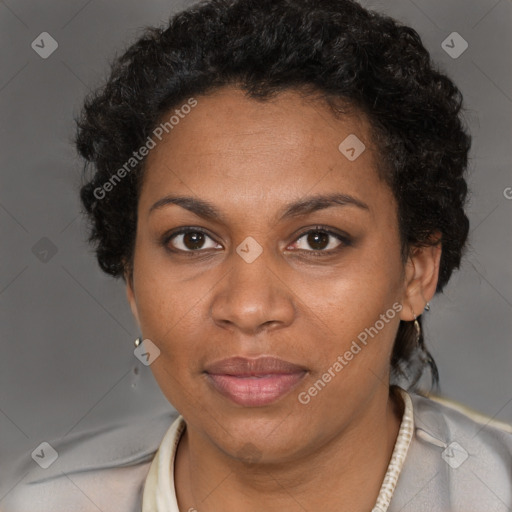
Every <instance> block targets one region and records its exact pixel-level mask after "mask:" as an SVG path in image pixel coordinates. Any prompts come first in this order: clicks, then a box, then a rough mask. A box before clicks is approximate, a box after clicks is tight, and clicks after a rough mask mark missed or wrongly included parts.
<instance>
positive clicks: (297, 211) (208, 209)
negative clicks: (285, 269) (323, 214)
mask: <svg viewBox="0 0 512 512" xmlns="http://www.w3.org/2000/svg"><path fill="white" fill-rule="evenodd" d="M171 204H175V205H178V206H181V207H182V208H185V209H186V210H189V211H191V212H192V213H195V214H196V215H198V216H199V217H202V218H204V219H208V220H214V221H221V222H222V221H223V219H224V216H223V215H222V214H221V212H220V211H219V210H218V209H217V208H216V207H215V206H214V205H213V204H212V203H210V202H208V201H205V200H203V199H199V198H196V197H191V196H172V195H170V196H165V197H163V198H162V199H159V200H158V201H157V202H156V203H155V204H153V206H151V208H150V209H149V212H150V213H151V212H153V211H154V210H158V209H160V208H163V207H165V206H167V205H171ZM333 206H354V207H357V208H360V209H362V210H366V211H368V212H369V211H370V207H369V206H368V205H367V204H366V203H364V202H363V201H361V200H360V199H357V198H355V197H353V196H350V195H347V194H327V195H316V196H309V197H305V198H302V199H300V200H298V201H295V202H293V203H290V204H288V205H285V207H284V209H283V210H281V212H280V213H279V214H278V216H277V219H278V220H279V221H281V220H285V219H288V218H291V217H299V216H303V215H308V214H311V213H313V212H315V211H319V210H325V209H326V208H331V207H333Z"/></svg>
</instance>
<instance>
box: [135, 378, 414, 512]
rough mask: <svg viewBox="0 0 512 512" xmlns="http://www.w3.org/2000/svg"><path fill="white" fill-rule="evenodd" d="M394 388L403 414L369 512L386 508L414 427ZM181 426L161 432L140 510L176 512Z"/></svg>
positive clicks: (410, 409) (180, 422) (407, 406)
mask: <svg viewBox="0 0 512 512" xmlns="http://www.w3.org/2000/svg"><path fill="white" fill-rule="evenodd" d="M396 388H397V391H398V392H399V394H400V396H401V397H402V399H403V402H404V413H403V416H402V421H401V423H400V429H399V432H398V437H397V439H396V442H395V447H394V449H393V453H392V455H391V460H390V462H389V465H388V469H387V471H386V475H385V477H384V480H383V481H382V486H381V488H380V491H379V495H378V497H377V501H376V502H375V506H374V507H373V509H372V512H386V511H387V510H388V507H389V503H390V502H391V498H392V497H393V492H394V490H395V487H396V483H397V481H398V477H399V476H400V472H401V471H402V467H403V465H404V461H405V457H406V455H407V451H408V449H409V445H410V444H411V439H412V435H413V430H414V417H413V406H412V400H411V397H410V396H409V394H408V393H407V392H406V391H405V390H404V389H402V388H399V387H396ZM185 426H186V424H185V420H184V419H183V417H182V416H179V417H178V418H177V419H176V420H175V421H174V422H173V424H172V425H171V426H170V427H169V429H168V430H167V432H166V434H165V435H164V437H163V439H162V442H161V443H160V447H159V448H158V450H157V452H156V454H155V457H154V458H153V461H152V463H151V466H150V468H149V472H148V475H147V477H146V481H145V485H144V493H143V497H142V512H179V508H178V502H177V499H176V491H175V487H174V458H175V456H176V449H177V447H178V444H179V441H180V438H181V435H182V433H183V431H184V430H185Z"/></svg>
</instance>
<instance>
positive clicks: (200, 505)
mask: <svg viewBox="0 0 512 512" xmlns="http://www.w3.org/2000/svg"><path fill="white" fill-rule="evenodd" d="M386 391H387V390H386ZM385 395H387V396H380V397H375V400H373V402H372V404H371V406H370V407H369V408H368V409H367V410H366V411H365V414H364V415H362V416H361V417H360V418H358V419H357V420H354V421H353V422H352V423H351V424H350V425H349V426H347V428H346V429H343V431H342V432H339V433H337V435H336V436H335V437H334V438H332V439H330V440H328V441H326V442H325V443H324V444H323V445H322V446H316V449H315V450H314V451H312V452H311V453H308V454H307V455H306V456H303V457H302V458H301V459H296V460H294V461H293V462H292V463H286V464H257V463H253V464H245V463H243V462H240V461H238V460H235V459H233V458H231V457H227V456H226V455H225V454H224V453H223V452H221V451H220V450H219V449H218V448H217V447H216V446H215V445H214V444H213V443H211V442H209V441H208V440H207V438H206V437H205V436H203V435H201V434H199V433H198V432H196V431H194V430H192V429H190V428H188V427H187V428H186V429H185V432H184V433H183V435H182V438H181V440H180V443H179V445H178V449H177V453H176V459H175V489H176V495H177V499H178V505H179V508H180V510H183V511H189V510H197V511H198V512H235V511H239V510H244V511H246V512H260V511H261V510H265V511H268V512H274V511H280V512H281V511H282V510H287V511H295V510H297V511H301V512H303V511H304V510H322V511H324V512H331V511H332V512H334V511H336V512H339V511H340V510H341V509H342V508H343V509H345V510H351V511H353V512H357V511H361V512H362V511H368V510H371V509H372V508H373V506H374V505H375V501H376V499H377V496H378V493H379V490H380V487H381V485H382V481H383V479H384V476H385V474H386V471H387V467H388V464H389V461H390V459H391V455H392V452H393V448H394V445H395V442H396V438H397V435H398V431H399V428H400V422H401V418H402V414H403V404H402V401H401V398H400V397H397V396H396V395H395V394H394V393H386V394H385Z"/></svg>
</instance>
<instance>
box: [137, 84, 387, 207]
mask: <svg viewBox="0 0 512 512" xmlns="http://www.w3.org/2000/svg"><path fill="white" fill-rule="evenodd" d="M195 99H196V101H197V105H196V106H195V107H194V108H193V109H191V111H190V112H189V113H188V114H186V115H182V116H181V117H180V119H179V122H178V123H176V124H175V125H174V126H173V128H172V130H170V131H169V133H166V134H164V136H163V137H162V140H161V141H157V144H156V146H155V148H154V149H152V150H151V152H150V153H149V155H148V157H147V160H146V165H145V175H144V181H143V188H142V192H141V203H143V204H142V206H143V207H149V206H150V205H149V202H150V201H156V200H158V199H159V197H161V196H162V195H163V194H164V193H172V192H176V191H177V190H179V191H182V192H187V195H200V196H202V197H209V198H212V199H215V202H217V203H218V202H219V201H220V202H228V201H231V204H234V203H235V202H236V200H237V198H239V199H240V200H242V198H243V199H244V200H245V201H253V202H255V201H256V202H258V203H260V204H261V205H263V204H264V203H265V201H264V199H267V200H268V203H269V204H270V203H271V202H272V201H271V200H273V203H272V204H276V205H278V204H279V202H280V200H281V201H282V199H283V197H284V196H283V193H284V192H285V191H286V194H287V195H289V196H290V197H297V196H301V195H304V194H305V193H306V192H310V193H321V192H332V191H334V190H338V191H341V192H342V193H347V194H351V195H356V196H357V195H359V196H365V197H366V198H368V196H369V195H370V196H371V195H372V190H373V192H376V191H377V190H376V189H380V188H382V187H383V186H384V184H382V183H380V179H379V178H378V172H377V165H379V160H380V159H379V155H378V152H377V149H376V148H375V147H374V144H373V142H372V138H371V126H370V124H369V122H368V120H367V119H366V117H365V116H364V115H362V114H360V113H359V112H357V111H356V110H355V109H352V110H351V113H349V114H346V115H345V114H342V115H340V116H336V117H335V116H334V114H333V112H332V111H331V109H330V108H329V106H328V105H327V103H326V102H325V101H322V100H320V99H318V98H315V97H312V96H310V95H309V96H305V95H304V94H301V93H300V92H299V91H292V90H287V91H284V92H281V93H279V94H278V95H277V96H275V97H274V98H271V99H267V100H264V101H259V100H256V99H253V98H249V97H247V96H245V95H244V93H243V92H242V91H241V90H239V89H237V88H235V87H225V88H222V89H220V90H218V91H216V92H214V93H212V94H208V95H204V96H198V97H196V98H195ZM175 109H179V106H177V107H175V108H174V109H173V111H172V112H170V113H169V116H168V117H170V115H172V113H173V112H174V111H175ZM187 110H188V109H187ZM164 119H166V116H164ZM359 153H360V154H359ZM354 156H355V157H356V158H354ZM234 191H236V196H237V198H235V197H233V194H234ZM276 201H277V202H276Z"/></svg>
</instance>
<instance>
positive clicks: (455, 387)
mask: <svg viewBox="0 0 512 512" xmlns="http://www.w3.org/2000/svg"><path fill="white" fill-rule="evenodd" d="M190 3H191V2H187V1H182V2H175V1H166V2H164V1H161V0H152V1H148V2H136V1H133V0H130V1H127V0H124V1H122V2H121V1H120V0H109V1H108V2H107V1H100V0H89V1H83V0H72V1H70V0H68V1H66V2H64V1H56V0H46V1H45V2H35V1H34V0H32V1H29V0H16V1H15V0H9V1H2V2H0V27H1V28H0V42H1V58H0V69H1V73H0V113H1V119H2V124H1V128H0V129H1V137H0V144H1V151H0V162H1V163H0V177H1V184H0V229H1V231H0V235H1V254H0V319H1V330H0V348H1V353H2V356H1V358H0V482H2V481H3V482H4V484H5V482H6V481H7V480H8V478H12V477H13V475H10V474H9V463H8V461H9V460H10V459H11V458H12V457H13V456H15V455H16V456H18V455H19V454H22V453H27V454H30V453H31V452H32V450H33V449H34V448H35V447H36V446H38V445H39V443H41V442H42V441H45V440H47V439H54V438H58V437H60V436H64V435H66V434H67V433H69V432H71V431H73V432H75V431H79V430H82V429H86V428H90V427H93V426H95V425H101V424H103V423H105V422H112V421H117V420H118V419H120V418H124V419H126V418H133V417H135V416H137V417H139V418H140V417H143V416H147V415H151V414H152V413H154V412H155V411H156V410H161V409H162V408H169V407H170V405H169V404H168V402H167V400H166V399H165V397H164V396H163V394H162V393H161V392H160V390H159V388H158V386H157V385H156V383H155V382H154V379H153V377H152V374H151V371H150V369H149V368H148V367H145V366H143V365H142V364H141V363H139V361H138V360H137V359H136V358H135V357H134V355H133V349H134V346H133V340H134V339H135V338H136V337H137V335H138V332H137V328H136V324H135V322H134V320H133V319H132V316H131V312H130V309H129V307H128V304H127V302H126V298H125V291H124V286H123V283H122V281H115V280H113V279H111V278H110V277H108V276H106V275H103V274H102V273H101V271H100V270H99V267H98V266H97V264H96V260H95V259H94V257H93V255H92V253H91V250H90V249H89V247H88V246H87V243H86V241H85V240H86V231H85V225H84V223H83V220H82V218H81V217H80V214H79V211H80V206H79V202H78V187H79V185H80V170H81V164H80V162H79V161H78V159H77V157H76V156H75V153H74V149H73V147H72V145H71V143H70V141H71V138H72V136H73V134H74V123H73V117H74V116H75V115H76V114H77V113H78V110H79V108H80V105H81V101H82V99H83V97H84V95H85V94H86V93H87V92H88V90H89V89H90V88H94V87H95V86H97V85H99V83H100V81H101V80H102V79H103V78H105V77H106V76H107V71H108V62H109V61H110V59H111V58H112V57H113V56H114V54H115V53H116V52H117V53H120V52H121V51H122V49H123V48H125V47H126V46H127V45H128V44H130V43H131V42H133V41H134V40H135V39H136V38H137V37H138V35H140V29H141V27H143V26H145V25H160V24H163V23H165V22H166V20H167V19H168V17H169V15H170V13H171V12H172V11H175V10H178V9H180V8H182V7H184V6H186V5H189V4H190ZM364 5H365V6H368V7H371V8H376V9H377V10H380V11H382V12H386V13H388V14H390V15H392V16H394V17H396V18H398V19H400V20H402V21H404V22H405V23H407V24H410V25H411V26H413V27H414V28H415V29H416V30H417V31H418V32H419V33H420V35H421V36H422V38H423V40H424V43H425V44H426V46H427V48H428V49H429V50H430V51H431V54H432V57H433V58H434V60H436V61H437V62H438V64H439V66H440V67H441V68H442V69H443V70H444V71H445V72H447V73H448V74H449V75H450V76H451V77H452V78H453V79H454V80H455V81H456V83H457V84H458V86H459V87H460V88H461V90H462V92H463V94H464V97H465V101H466V107H467V109H468V110H467V113H466V120H467V123H468V125H469V127H470V129H471V131H472V133H473V137H474V143H473V149H472V154H471V165H470V178H469V182H470V187H471V189H472V196H471V201H470V207H469V208H470V210H469V214H470V220H471V234H470V244H471V245H470V249H469V251H468V253H467V256H466V259H465V262H464V265H463V267H462V269H461V271H460V272H458V273H456V274H455V275H454V276H453V278H452V281H451V283H450V285H449V286H448V288H447V289H446V291H445V293H444V295H443V296H440V297H436V298H435V299H434V301H433V302H432V310H431V312H430V313H429V314H428V315H427V321H426V326H425V329H426V332H427V340H428V344H429V346H430V347H431V351H432V353H433V355H434V357H435V359H436V361H437V363H438V366H439V369H440V374H441V385H442V388H441V389H442V392H443V395H444V396H446V397H449V398H452V399H455V400H458V401H460V402H462V403H464V404H466V405H468V406H470V407H472V408H474V409H477V410H478V411H480V412H482V413H485V414H487V415H489V416H492V417H495V418H497V419H500V420H502V421H507V422H509V423H512V378H511V362H512V343H511V332H512V320H511V318H512V314H511V313H512V311H511V308H512V267H511V264H510V261H511V254H512V252H511V248H512V226H511V222H510V221H511V217H512V199H507V198H506V197H505V191H506V190H509V189H508V187H512V173H511V166H510V164H511V143H512V99H511V98H512V59H511V50H512V44H511V43H512V41H511V38H512V36H511V34H512V30H511V25H512V23H511V22H512V0H478V1H476V0H472V1H468V0H457V1H454V0H450V1H447V0H414V1H413V0H388V1H386V2H384V1H382V2H377V1H366V2H364ZM454 31H455V32H458V33H459V34H460V35H461V36H462V37H463V38H464V39H465V40H466V41H467V42H468V44H469V47H468V49H467V50H466V51H465V52H464V53H463V54H462V55H461V56H460V57H458V58H456V59H454V58H452V57H450V56H449V55H448V54H447V53H446V52H445V51H444V50H443V48H442V47H441V43H442V42H443V41H444V40H445V39H446V38H447V36H448V35H449V34H451V33H452V32H454ZM42 32H49V33H50V34H51V35H52V37H53V38H55V39H56V40H57V42H58V45H59V46H58V49H57V50H56V51H55V52H54V53H53V54H52V55H51V56H50V57H48V58H47V59H43V58H41V57H40V56H39V55H38V54H37V53H36V52H35V51H34V50H33V49H32V48H31V43H32V41H34V40H35V39H36V38H37V37H38V36H39V34H41V33H42ZM510 192H511V193H510V194H509V197H512V190H511V191H510ZM20 476H21V475H20ZM4 494H5V492H4ZM1 498H2V492H1V490H0V500H1Z"/></svg>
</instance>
